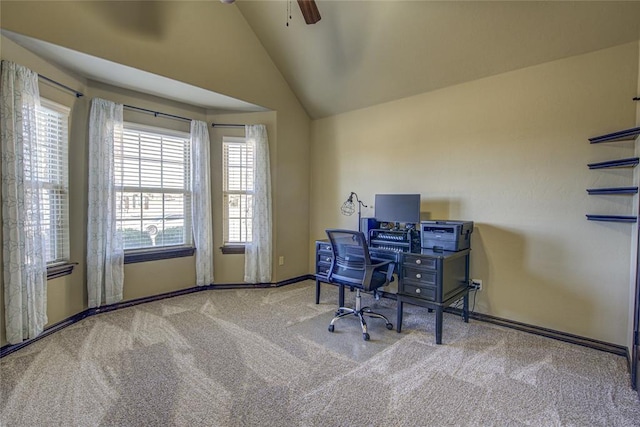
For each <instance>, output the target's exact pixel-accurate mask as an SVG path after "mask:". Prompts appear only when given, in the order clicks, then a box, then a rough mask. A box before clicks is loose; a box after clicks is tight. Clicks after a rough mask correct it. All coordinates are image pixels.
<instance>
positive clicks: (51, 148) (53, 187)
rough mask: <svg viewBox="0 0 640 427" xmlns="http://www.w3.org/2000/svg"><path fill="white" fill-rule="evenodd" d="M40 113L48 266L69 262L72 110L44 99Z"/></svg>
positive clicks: (40, 178)
mask: <svg viewBox="0 0 640 427" xmlns="http://www.w3.org/2000/svg"><path fill="white" fill-rule="evenodd" d="M40 104H41V105H40V108H39V109H38V144H37V149H38V153H37V156H38V170H37V171H36V174H35V179H37V180H38V181H39V182H40V188H41V191H42V202H43V205H42V206H41V216H42V222H41V224H42V229H43V232H44V234H45V256H46V262H47V264H49V265H51V264H56V263H59V262H64V261H68V260H69V172H68V171H69V160H68V159H69V156H68V145H69V109H68V108H67V107H64V106H62V105H59V104H56V103H54V102H51V101H48V100H45V99H41V101H40Z"/></svg>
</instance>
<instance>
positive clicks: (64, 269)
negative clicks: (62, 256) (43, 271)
mask: <svg viewBox="0 0 640 427" xmlns="http://www.w3.org/2000/svg"><path fill="white" fill-rule="evenodd" d="M76 265H78V263H77V262H65V263H63V264H56V265H51V266H48V267H47V280H51V279H57V278H58V277H62V276H68V275H69V274H71V273H73V267H75V266H76Z"/></svg>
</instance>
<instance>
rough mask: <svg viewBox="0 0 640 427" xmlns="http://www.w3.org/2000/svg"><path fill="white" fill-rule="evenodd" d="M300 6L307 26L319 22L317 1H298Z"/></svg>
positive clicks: (230, 0)
mask: <svg viewBox="0 0 640 427" xmlns="http://www.w3.org/2000/svg"><path fill="white" fill-rule="evenodd" d="M220 1H221V2H222V3H233V2H235V1H236V0H220ZM298 6H300V11H301V12H302V16H303V17H304V22H306V23H307V24H315V23H316V22H318V21H319V20H320V19H321V17H320V11H319V10H318V6H317V5H316V2H315V0H298Z"/></svg>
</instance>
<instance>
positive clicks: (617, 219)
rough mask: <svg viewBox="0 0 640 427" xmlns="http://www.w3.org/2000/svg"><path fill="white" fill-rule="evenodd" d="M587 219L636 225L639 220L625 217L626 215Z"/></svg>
mask: <svg viewBox="0 0 640 427" xmlns="http://www.w3.org/2000/svg"><path fill="white" fill-rule="evenodd" d="M587 219H588V220H589V221H604V222H627V223H634V222H636V221H637V220H638V218H636V217H635V216H625V215H588V214H587Z"/></svg>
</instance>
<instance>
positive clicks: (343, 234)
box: [327, 229, 371, 287]
mask: <svg viewBox="0 0 640 427" xmlns="http://www.w3.org/2000/svg"><path fill="white" fill-rule="evenodd" d="M327 236H328V237H329V241H330V242H331V249H332V250H333V261H332V264H331V268H330V270H329V277H328V279H329V281H337V282H342V283H345V284H351V285H354V286H359V287H367V284H365V283H364V280H365V278H366V277H367V276H370V275H368V274H367V269H368V268H370V267H371V257H370V255H369V247H368V246H367V241H366V239H365V236H364V234H363V233H362V232H360V231H354V230H340V229H333V230H327Z"/></svg>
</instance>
